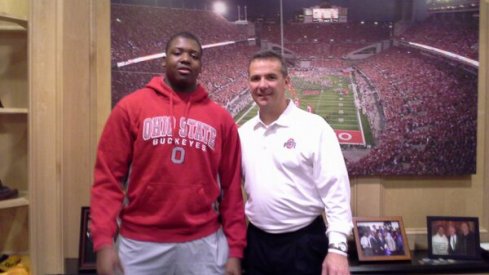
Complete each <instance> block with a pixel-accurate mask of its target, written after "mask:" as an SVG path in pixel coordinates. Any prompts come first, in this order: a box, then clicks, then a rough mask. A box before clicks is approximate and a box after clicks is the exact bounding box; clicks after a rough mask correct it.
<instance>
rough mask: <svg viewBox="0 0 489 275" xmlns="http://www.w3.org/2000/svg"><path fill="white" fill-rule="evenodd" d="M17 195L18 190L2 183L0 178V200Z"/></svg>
mask: <svg viewBox="0 0 489 275" xmlns="http://www.w3.org/2000/svg"><path fill="white" fill-rule="evenodd" d="M18 195H19V191H17V189H15V188H10V187H8V186H5V185H3V183H2V180H0V201H1V200H8V199H13V198H16V197H17V196H18Z"/></svg>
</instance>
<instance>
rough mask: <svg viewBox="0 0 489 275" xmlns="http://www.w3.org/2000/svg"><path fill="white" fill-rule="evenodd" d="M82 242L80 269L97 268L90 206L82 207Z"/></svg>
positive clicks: (92, 269) (89, 269)
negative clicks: (91, 231)
mask: <svg viewBox="0 0 489 275" xmlns="http://www.w3.org/2000/svg"><path fill="white" fill-rule="evenodd" d="M80 220H81V221H80V244H79V252H78V269H79V270H81V271H95V270H96V259H97V257H96V255H95V253H94V252H93V240H92V235H91V234H90V208H89V207H86V206H84V207H82V209H81V218H80Z"/></svg>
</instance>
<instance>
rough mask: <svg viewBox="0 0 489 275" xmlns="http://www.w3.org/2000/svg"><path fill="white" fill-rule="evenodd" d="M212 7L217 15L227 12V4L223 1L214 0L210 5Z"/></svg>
mask: <svg viewBox="0 0 489 275" xmlns="http://www.w3.org/2000/svg"><path fill="white" fill-rule="evenodd" d="M212 9H213V10H214V12H215V13H217V14H219V15H226V13H227V12H228V6H227V5H226V4H225V3H224V2H223V1H216V2H214V4H213V5H212Z"/></svg>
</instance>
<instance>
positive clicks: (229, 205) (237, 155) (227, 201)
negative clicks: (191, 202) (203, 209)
mask: <svg viewBox="0 0 489 275" xmlns="http://www.w3.org/2000/svg"><path fill="white" fill-rule="evenodd" d="M228 124H229V127H227V131H225V132H223V136H222V138H223V142H222V143H223V146H222V152H221V155H222V157H221V162H220V166H219V176H220V181H221V187H222V201H221V204H220V206H219V208H220V209H219V210H220V214H221V218H222V225H223V229H224V234H225V235H226V238H227V241H228V244H229V257H230V258H237V259H241V258H243V250H244V247H245V246H246V219H245V214H244V204H243V194H242V192H241V145H240V142H239V136H238V129H237V128H236V124H235V123H234V121H232V118H231V117H229V122H228Z"/></svg>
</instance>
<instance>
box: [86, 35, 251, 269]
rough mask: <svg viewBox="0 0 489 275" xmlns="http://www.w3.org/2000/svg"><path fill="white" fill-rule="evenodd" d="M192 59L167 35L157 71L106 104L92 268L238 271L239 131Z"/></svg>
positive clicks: (186, 38) (183, 44)
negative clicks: (162, 63) (108, 111)
mask: <svg viewBox="0 0 489 275" xmlns="http://www.w3.org/2000/svg"><path fill="white" fill-rule="evenodd" d="M201 56H202V46H201V44H200V42H199V40H198V39H197V38H196V37H195V36H194V35H192V34H190V33H187V32H184V33H178V34H176V35H174V36H173V37H171V38H170V40H169V41H168V43H167V46H166V60H165V63H166V73H165V77H154V78H153V79H152V80H151V81H150V82H149V83H148V84H147V85H146V87H144V88H142V89H140V90H137V91H135V92H134V93H132V94H130V95H128V96H126V97H125V98H123V99H122V100H121V101H120V102H119V103H118V104H117V105H116V106H115V107H114V109H113V110H112V113H111V115H110V117H109V119H108V121H107V123H106V125H105V128H104V131H103V133H102V136H101V139H100V143H99V147H98V152H97V160H96V165H95V181H94V184H93V187H92V192H91V220H92V223H91V232H92V236H93V241H94V250H95V251H96V253H97V272H98V274H117V273H120V272H123V273H124V274H241V268H240V259H241V258H242V256H243V248H244V247H245V244H246V222H245V216H244V208H243V198H242V193H241V187H240V183H241V182H240V180H241V179H240V176H241V170H240V167H241V152H240V143H239V137H238V132H237V127H236V124H235V123H234V121H233V119H232V117H231V116H230V115H229V113H228V112H227V111H226V110H224V109H223V108H221V107H220V106H218V105H217V104H216V103H214V102H212V101H211V100H210V99H209V98H208V96H207V92H206V91H205V90H204V88H203V87H202V86H201V85H199V84H198V83H197V77H198V75H199V74H200V72H201V66H202V63H201ZM117 231H118V232H119V235H118V237H117V238H118V240H117V245H115V244H114V243H113V240H114V237H115V236H116V232H117ZM118 271H119V272H118Z"/></svg>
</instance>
